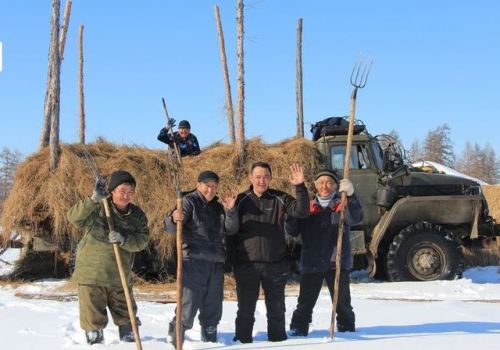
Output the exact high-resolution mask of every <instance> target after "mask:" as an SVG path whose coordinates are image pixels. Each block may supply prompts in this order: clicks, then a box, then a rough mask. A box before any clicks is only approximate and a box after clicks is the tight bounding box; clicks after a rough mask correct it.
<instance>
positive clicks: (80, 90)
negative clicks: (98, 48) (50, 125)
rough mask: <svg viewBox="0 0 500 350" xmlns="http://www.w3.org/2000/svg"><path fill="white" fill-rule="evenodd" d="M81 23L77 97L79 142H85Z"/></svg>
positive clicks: (81, 26)
mask: <svg viewBox="0 0 500 350" xmlns="http://www.w3.org/2000/svg"><path fill="white" fill-rule="evenodd" d="M83 29H84V27H83V25H80V29H79V31H78V97H79V100H80V103H79V106H80V108H79V110H80V130H79V136H80V143H82V144H85V101H84V93H83V91H84V90H83Z"/></svg>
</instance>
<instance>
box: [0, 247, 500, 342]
mask: <svg viewBox="0 0 500 350" xmlns="http://www.w3.org/2000/svg"><path fill="white" fill-rule="evenodd" d="M11 251H12V252H11ZM16 253H17V252H16V251H15V250H13V249H11V250H10V251H7V252H6V253H5V254H3V255H2V256H0V258H1V259H3V260H7V261H9V260H12V259H14V258H15V255H16ZM10 269H11V266H9V265H6V264H4V263H2V262H0V274H5V273H8V272H9V270H10ZM352 277H353V279H354V280H355V282H354V283H353V284H352V285H351V289H352V296H353V306H354V310H355V312H356V318H357V320H356V326H357V331H356V332H355V333H336V337H335V339H334V340H331V339H330V338H329V337H328V327H329V322H330V313H331V304H330V301H329V296H328V293H327V292H326V291H323V292H322V294H321V295H320V298H319V300H318V303H317V305H316V308H315V311H314V315H313V323H312V325H311V333H310V335H309V337H307V338H289V339H288V340H287V341H284V342H279V343H271V342H268V341H267V340H266V339H267V336H266V316H265V315H266V311H265V306H264V303H263V301H259V302H258V304H257V311H256V314H255V317H256V322H255V327H254V343H253V344H233V342H232V338H233V335H234V333H233V332H234V331H233V330H234V317H235V314H236V303H235V302H229V301H227V302H224V314H223V319H222V321H221V323H220V325H219V342H218V343H215V344H211V343H202V342H200V328H199V325H198V324H197V323H196V322H195V326H194V328H193V329H192V330H190V331H188V332H187V340H186V342H185V343H184V349H284V348H290V349H297V350H298V349H349V350H360V349H370V350H373V349H383V350H401V349H404V350H412V349H415V350H416V349H418V350H421V349H426V350H427V349H454V350H460V349H464V350H465V349H466V350H470V349H478V350H479V349H481V350H489V349H492V350H493V349H500V271H499V268H498V267H496V266H490V267H484V268H475V269H469V270H467V271H466V272H465V274H464V278H463V279H461V280H457V281H436V282H418V283H413V282H411V283H410V282H405V283H380V282H375V281H372V280H370V279H368V278H367V277H366V276H363V274H362V273H359V272H357V273H353V275H352ZM61 283H63V282H61V281H43V282H38V283H35V284H33V285H31V286H22V287H18V288H24V289H26V288H38V289H39V288H41V289H44V288H52V287H53V286H54V285H57V284H61ZM15 292H16V288H14V287H9V286H3V287H0V334H1V337H0V339H1V340H0V349H9V350H10V349H15V350H34V349H90V348H94V349H103V348H104V347H106V348H110V349H117V350H118V349H120V350H121V349H135V344H134V343H120V342H119V340H118V330H117V328H116V327H115V326H114V325H113V324H109V325H108V327H107V328H106V329H105V332H104V336H105V345H93V346H92V347H91V346H88V345H86V343H85V337H84V334H83V331H82V330H81V329H80V327H79V322H78V303H77V302H74V301H71V302H58V301H47V300H27V299H21V298H18V297H16V296H15ZM295 303H296V298H295V297H289V298H287V300H286V305H287V312H286V318H287V324H288V323H289V321H290V318H291V314H292V312H293V309H294V307H295ZM138 306H139V316H140V318H141V320H142V324H143V325H142V327H141V328H140V332H141V339H142V345H143V348H144V349H173V347H172V346H171V345H170V344H169V343H167V337H166V333H167V323H168V321H169V320H170V319H171V318H172V317H173V315H174V307H175V305H174V304H155V303H151V302H139V303H138Z"/></svg>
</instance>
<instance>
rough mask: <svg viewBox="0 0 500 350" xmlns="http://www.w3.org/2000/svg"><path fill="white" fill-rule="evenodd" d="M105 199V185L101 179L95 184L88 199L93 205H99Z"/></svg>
mask: <svg viewBox="0 0 500 350" xmlns="http://www.w3.org/2000/svg"><path fill="white" fill-rule="evenodd" d="M106 197H107V196H106V183H105V182H104V180H103V179H99V180H97V181H96V182H95V185H94V191H93V192H92V196H90V199H92V202H94V203H100V202H101V201H102V200H103V199H105V198H106Z"/></svg>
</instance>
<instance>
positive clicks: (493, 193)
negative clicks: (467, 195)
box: [481, 185, 500, 223]
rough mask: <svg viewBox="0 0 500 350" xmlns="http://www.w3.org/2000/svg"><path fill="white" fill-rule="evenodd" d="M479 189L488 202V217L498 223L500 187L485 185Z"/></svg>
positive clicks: (499, 216)
mask: <svg viewBox="0 0 500 350" xmlns="http://www.w3.org/2000/svg"><path fill="white" fill-rule="evenodd" d="M481 188H482V190H483V193H484V196H485V197H486V202H488V208H489V209H490V215H491V216H492V217H493V218H494V219H495V220H496V221H497V222H498V223H500V185H486V186H482V187H481Z"/></svg>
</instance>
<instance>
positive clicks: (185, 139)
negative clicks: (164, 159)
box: [158, 118, 201, 157]
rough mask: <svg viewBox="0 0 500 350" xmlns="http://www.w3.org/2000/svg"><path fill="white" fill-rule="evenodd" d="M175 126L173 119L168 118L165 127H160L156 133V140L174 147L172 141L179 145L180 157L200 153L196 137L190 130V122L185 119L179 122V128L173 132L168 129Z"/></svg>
mask: <svg viewBox="0 0 500 350" xmlns="http://www.w3.org/2000/svg"><path fill="white" fill-rule="evenodd" d="M174 126H175V120H174V119H172V118H170V119H169V121H168V124H167V127H165V128H162V129H161V130H160V133H159V134H158V140H160V141H161V142H163V143H166V144H167V145H169V146H170V148H174V143H175V144H177V145H178V146H179V151H180V152H181V157H186V156H196V155H198V154H200V152H201V151H200V144H199V143H198V139H197V138H196V136H195V135H194V134H193V133H192V132H191V124H189V122H188V121H187V120H181V121H180V122H179V128H178V129H177V131H176V132H174V133H173V134H171V133H170V130H171V129H173V127H174Z"/></svg>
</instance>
